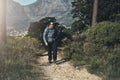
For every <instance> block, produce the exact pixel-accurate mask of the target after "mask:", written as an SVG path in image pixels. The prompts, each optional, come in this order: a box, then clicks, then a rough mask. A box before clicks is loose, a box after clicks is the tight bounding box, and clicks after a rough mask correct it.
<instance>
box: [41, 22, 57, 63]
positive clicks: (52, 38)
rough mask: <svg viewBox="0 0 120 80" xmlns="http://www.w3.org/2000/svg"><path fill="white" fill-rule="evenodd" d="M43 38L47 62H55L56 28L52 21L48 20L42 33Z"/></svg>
mask: <svg viewBox="0 0 120 80" xmlns="http://www.w3.org/2000/svg"><path fill="white" fill-rule="evenodd" d="M43 40H44V43H45V45H46V46H47V47H48V60H49V63H52V59H53V62H54V63H55V62H56V60H57V30H56V29H55V26H54V23H53V22H50V23H49V25H48V26H47V27H46V29H45V30H44V33H43Z"/></svg>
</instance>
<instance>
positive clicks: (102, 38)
mask: <svg viewBox="0 0 120 80" xmlns="http://www.w3.org/2000/svg"><path fill="white" fill-rule="evenodd" d="M85 34H86V42H85V44H84V52H85V53H86V55H87V56H89V58H90V60H89V61H90V62H92V63H91V66H90V69H91V70H93V71H94V72H97V71H98V72H102V73H103V74H105V75H106V76H108V77H119V76H120V68H119V66H120V63H119V60H120V54H119V50H120V46H119V45H120V37H119V35H120V24H119V23H112V22H101V23H99V24H97V25H95V26H93V27H91V28H90V29H88V30H87V31H86V32H85ZM96 57H97V58H96ZM94 58H96V59H95V60H94ZM96 68H97V69H96ZM94 69H95V70H94Z"/></svg>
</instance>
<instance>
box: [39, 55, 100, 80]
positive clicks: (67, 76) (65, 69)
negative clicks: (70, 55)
mask: <svg viewBox="0 0 120 80" xmlns="http://www.w3.org/2000/svg"><path fill="white" fill-rule="evenodd" d="M46 54H47V53H44V55H43V56H41V57H40V58H39V59H38V62H39V66H40V67H41V68H42V70H43V72H44V74H45V75H46V76H47V77H46V80H101V78H99V77H98V76H96V75H94V74H90V73H88V71H87V69H85V68H82V69H76V68H74V67H73V66H72V65H70V63H69V61H65V60H62V59H61V58H60V57H59V58H58V62H57V63H58V64H48V63H47V55H46Z"/></svg>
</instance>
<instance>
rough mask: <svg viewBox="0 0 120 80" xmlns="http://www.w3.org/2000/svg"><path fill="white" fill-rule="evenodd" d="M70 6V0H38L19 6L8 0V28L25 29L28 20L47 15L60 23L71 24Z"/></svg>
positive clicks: (38, 18)
mask: <svg viewBox="0 0 120 80" xmlns="http://www.w3.org/2000/svg"><path fill="white" fill-rule="evenodd" d="M71 8H72V7H71V2H70V1H66V0H51V1H49V0H38V1H37V2H36V3H34V4H31V5H28V6H21V5H20V4H18V3H16V2H14V1H12V0H8V10H7V12H8V14H7V25H8V29H16V30H19V31H20V30H22V31H23V30H24V31H25V30H27V29H28V27H29V23H30V22H35V21H38V20H40V19H41V18H44V17H47V16H52V17H56V18H57V19H58V21H60V23H63V24H71V23H70V22H71V21H72V17H71V14H70V13H71V12H70V11H71Z"/></svg>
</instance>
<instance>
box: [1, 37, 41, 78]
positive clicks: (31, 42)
mask: <svg viewBox="0 0 120 80" xmlns="http://www.w3.org/2000/svg"><path fill="white" fill-rule="evenodd" d="M38 50H39V42H38V41H37V40H36V39H34V38H29V37H24V38H21V37H9V40H8V43H7V44H5V45H0V80H39V79H38V77H39V76H40V75H39V74H41V73H37V71H35V67H33V66H32V64H33V62H34V61H35V60H36V58H35V52H36V51H38ZM41 75H42V74H41ZM41 79H42V78H41Z"/></svg>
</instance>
